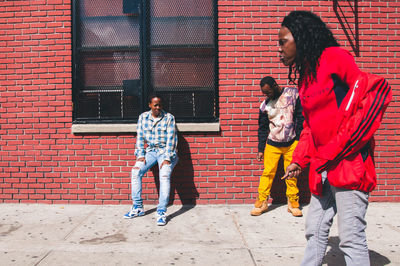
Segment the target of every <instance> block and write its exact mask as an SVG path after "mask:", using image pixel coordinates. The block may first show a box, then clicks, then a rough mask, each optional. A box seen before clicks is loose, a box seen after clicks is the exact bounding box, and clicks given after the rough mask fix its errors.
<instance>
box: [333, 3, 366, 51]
mask: <svg viewBox="0 0 400 266" xmlns="http://www.w3.org/2000/svg"><path fill="white" fill-rule="evenodd" d="M333 10H334V11H335V14H336V18H337V19H338V21H339V23H340V25H341V26H342V29H343V32H344V34H345V35H346V37H347V40H348V41H349V43H350V45H351V48H352V49H353V52H354V54H355V55H356V56H357V57H358V56H360V34H359V26H358V25H359V23H358V0H352V1H350V0H348V1H341V3H339V1H338V0H333Z"/></svg>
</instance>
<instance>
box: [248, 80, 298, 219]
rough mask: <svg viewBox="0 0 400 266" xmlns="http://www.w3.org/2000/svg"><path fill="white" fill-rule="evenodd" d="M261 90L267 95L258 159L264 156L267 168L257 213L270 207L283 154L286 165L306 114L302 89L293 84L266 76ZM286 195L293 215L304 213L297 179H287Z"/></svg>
mask: <svg viewBox="0 0 400 266" xmlns="http://www.w3.org/2000/svg"><path fill="white" fill-rule="evenodd" d="M260 87H261V91H262V93H263V94H264V95H266V96H267V98H266V99H265V100H264V101H263V102H262V103H261V106H260V114H259V119H258V154H257V160H258V161H261V160H262V159H264V171H263V173H262V175H261V178H260V184H259V187H258V198H257V200H256V202H255V204H254V209H253V210H252V211H251V212H250V214H251V215H253V216H258V215H261V214H263V213H264V212H266V211H267V209H268V197H269V195H270V192H271V186H272V182H273V180H274V177H275V174H276V171H277V168H278V162H279V159H280V157H281V156H283V160H284V168H285V169H286V167H287V166H288V165H289V164H290V163H291V161H292V154H293V151H294V149H295V148H296V146H297V142H298V140H299V137H300V133H301V130H302V129H303V121H304V117H303V115H302V107H301V104H300V99H299V93H298V91H297V89H296V88H293V87H285V88H282V87H280V86H279V85H278V84H277V83H276V81H275V79H274V78H272V77H269V76H266V77H264V78H263V79H262V80H261V82H260ZM285 182H286V197H287V199H288V212H290V213H292V215H293V216H302V215H303V214H302V212H301V210H300V209H299V207H300V205H299V196H298V193H299V189H298V188H297V179H296V178H291V179H286V180H285Z"/></svg>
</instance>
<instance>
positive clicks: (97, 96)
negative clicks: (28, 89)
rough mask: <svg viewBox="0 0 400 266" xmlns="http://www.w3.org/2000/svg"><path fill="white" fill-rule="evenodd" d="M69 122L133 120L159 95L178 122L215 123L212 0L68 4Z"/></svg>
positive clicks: (98, 0) (81, 1)
mask: <svg viewBox="0 0 400 266" xmlns="http://www.w3.org/2000/svg"><path fill="white" fill-rule="evenodd" d="M73 9H74V10H73V14H74V34H73V35H74V40H73V49H74V50H73V60H74V75H73V84H74V121H75V122H95V123H98V122H113V121H126V122H131V121H136V120H137V117H138V115H139V114H140V113H141V112H143V111H146V110H148V105H147V101H146V97H147V96H148V95H149V94H150V93H152V92H157V93H159V94H161V95H163V96H164V97H165V99H164V109H166V110H167V111H169V112H171V113H172V114H174V116H175V117H176V119H177V121H191V122H192V121H216V120H217V118H218V104H217V96H218V95H217V74H216V73H217V71H216V65H217V64H216V61H217V58H216V53H217V49H216V36H215V32H216V27H215V21H216V19H215V14H216V12H215V9H216V2H215V1H214V0H205V1H193V0H168V1H167V0H151V1H144V0H143V1H140V0H139V1H138V0H115V1H108V0H76V1H74V8H73Z"/></svg>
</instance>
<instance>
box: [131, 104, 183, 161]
mask: <svg viewBox="0 0 400 266" xmlns="http://www.w3.org/2000/svg"><path fill="white" fill-rule="evenodd" d="M145 142H146V143H147V147H146V148H145ZM177 143H178V137H177V134H176V127H175V118H174V116H173V115H171V114H170V113H167V112H165V111H164V110H162V111H161V114H160V116H159V117H157V118H154V117H153V116H152V115H151V111H148V112H144V113H142V114H141V115H140V116H139V121H138V127H137V140H136V150H135V156H136V158H140V157H144V156H145V155H146V152H149V151H156V152H157V153H158V154H163V156H164V160H167V161H171V158H173V157H174V156H176V146H177Z"/></svg>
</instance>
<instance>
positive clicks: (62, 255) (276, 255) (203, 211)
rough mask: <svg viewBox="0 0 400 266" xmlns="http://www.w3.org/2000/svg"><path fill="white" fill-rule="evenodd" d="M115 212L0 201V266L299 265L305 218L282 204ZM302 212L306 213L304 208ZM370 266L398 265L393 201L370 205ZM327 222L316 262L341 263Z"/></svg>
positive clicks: (399, 232)
mask: <svg viewBox="0 0 400 266" xmlns="http://www.w3.org/2000/svg"><path fill="white" fill-rule="evenodd" d="M145 207H146V210H147V211H146V213H147V215H146V216H143V217H138V218H134V219H131V220H126V219H123V218H122V216H123V214H124V213H125V212H127V210H128V209H129V206H126V205H117V206H109V205H108V206H93V205H37V204H32V205H27V204H1V205H0V221H1V222H0V265H230V266H233V265H281V266H282V265H299V263H300V261H301V259H302V255H303V252H304V246H305V243H306V241H305V238H304V221H305V218H304V217H302V218H295V217H292V216H291V215H290V214H289V213H288V212H287V210H286V206H284V205H271V207H270V210H269V211H268V212H267V213H265V214H264V215H262V216H259V217H251V216H250V215H249V212H250V210H251V208H252V206H250V205H197V206H193V207H186V206H184V207H182V206H171V207H169V208H168V213H167V214H168V215H169V222H168V224H167V225H166V226H164V227H160V226H157V225H156V221H155V217H154V212H155V209H154V206H145ZM303 212H304V213H305V214H307V206H304V208H303ZM367 221H368V228H367V237H368V245H369V249H370V257H371V263H372V265H400V204H399V203H371V204H370V206H369V209H368V213H367ZM338 241H339V240H338V237H337V224H336V222H335V223H334V225H333V227H332V230H331V234H330V238H329V247H328V251H327V255H326V257H325V260H324V265H344V259H343V256H342V255H341V253H340V251H339V249H338Z"/></svg>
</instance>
